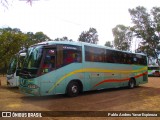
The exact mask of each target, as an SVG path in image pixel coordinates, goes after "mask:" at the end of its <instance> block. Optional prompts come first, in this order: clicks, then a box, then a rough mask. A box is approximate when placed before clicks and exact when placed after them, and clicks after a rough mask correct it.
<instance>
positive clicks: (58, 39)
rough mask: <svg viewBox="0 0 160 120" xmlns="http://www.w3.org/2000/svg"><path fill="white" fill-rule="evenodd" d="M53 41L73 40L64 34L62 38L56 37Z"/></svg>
mask: <svg viewBox="0 0 160 120" xmlns="http://www.w3.org/2000/svg"><path fill="white" fill-rule="evenodd" d="M54 41H73V40H72V39H68V37H66V36H64V37H62V38H56V39H54Z"/></svg>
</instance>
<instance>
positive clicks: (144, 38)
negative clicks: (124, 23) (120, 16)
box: [129, 6, 160, 65]
mask: <svg viewBox="0 0 160 120" xmlns="http://www.w3.org/2000/svg"><path fill="white" fill-rule="evenodd" d="M129 13H130V15H131V20H132V22H133V24H134V26H133V27H132V30H133V31H134V33H135V36H136V37H137V38H140V39H141V42H140V45H139V48H138V49H139V51H141V52H143V53H146V54H147V55H148V56H151V57H155V58H156V59H157V60H158V54H157V47H158V44H159V43H160V8H159V7H153V8H152V9H151V12H150V14H149V13H148V12H147V10H146V8H144V7H142V6H138V7H136V8H135V9H129ZM158 64H159V65H160V63H158Z"/></svg>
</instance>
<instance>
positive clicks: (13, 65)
mask: <svg viewBox="0 0 160 120" xmlns="http://www.w3.org/2000/svg"><path fill="white" fill-rule="evenodd" d="M16 65H17V56H16V55H15V56H13V57H12V59H11V61H10V64H9V68H8V71H7V74H8V75H10V74H14V73H15V71H16Z"/></svg>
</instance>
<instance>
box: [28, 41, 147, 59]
mask: <svg viewBox="0 0 160 120" xmlns="http://www.w3.org/2000/svg"><path fill="white" fill-rule="evenodd" d="M53 44H70V45H77V46H82V45H87V46H91V47H98V48H104V49H110V50H114V51H120V52H124V53H129V54H131V53H132V52H129V51H122V50H117V49H114V48H111V47H107V46H102V45H97V44H92V43H86V42H81V41H78V42H77V41H46V42H40V43H37V44H34V45H32V46H39V45H53ZM32 46H31V47H32ZM132 54H135V55H144V56H146V55H145V54H143V53H132Z"/></svg>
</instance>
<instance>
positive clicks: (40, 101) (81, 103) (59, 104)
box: [0, 77, 160, 120]
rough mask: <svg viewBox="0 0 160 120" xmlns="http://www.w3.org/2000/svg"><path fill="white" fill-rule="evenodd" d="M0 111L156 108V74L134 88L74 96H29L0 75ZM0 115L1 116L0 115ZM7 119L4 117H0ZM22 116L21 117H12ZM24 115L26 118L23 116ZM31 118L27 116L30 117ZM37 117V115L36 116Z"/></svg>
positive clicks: (159, 104) (159, 81)
mask: <svg viewBox="0 0 160 120" xmlns="http://www.w3.org/2000/svg"><path fill="white" fill-rule="evenodd" d="M0 81H1V86H0V111H159V112H160V78H158V77H149V82H148V83H147V84H144V85H140V86H139V87H136V88H135V89H127V88H117V89H107V90H102V91H92V92H85V93H82V94H81V95H79V96H78V97H73V98H68V97H66V96H64V95H57V96H43V97H29V96H25V95H23V94H21V93H20V92H19V89H18V88H9V87H7V85H6V78H5V77H0ZM151 118H152V119H157V120H158V119H160V117H150V118H146V117H97V118H95V117H85V118H84V117H83V118H82V117H69V119H71V120H75V119H76V120H77V119H86V120H89V119H106V120H108V119H110V120H123V119H127V120H132V119H139V120H146V119H151ZM0 119H2V118H0ZM3 119H7V118H3ZM12 119H16V120H17V119H22V118H12ZM26 119H27V118H26ZM30 119H31V118H30ZM37 119H39V118H37ZM42 119H48V120H50V119H54V120H59V119H67V120H68V118H67V117H45V118H42Z"/></svg>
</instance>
